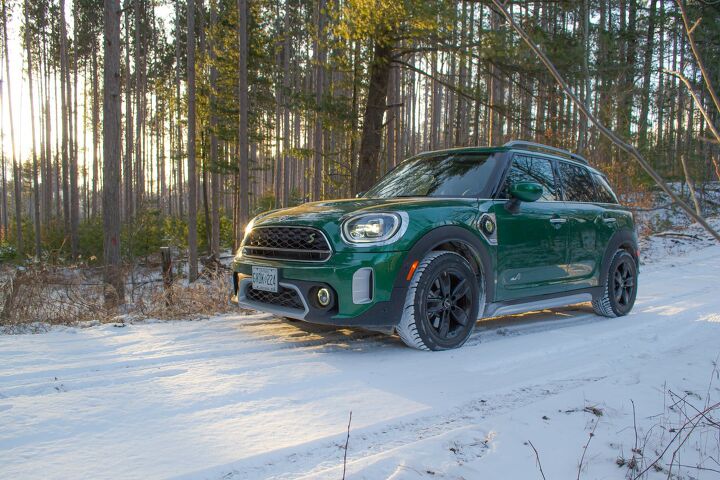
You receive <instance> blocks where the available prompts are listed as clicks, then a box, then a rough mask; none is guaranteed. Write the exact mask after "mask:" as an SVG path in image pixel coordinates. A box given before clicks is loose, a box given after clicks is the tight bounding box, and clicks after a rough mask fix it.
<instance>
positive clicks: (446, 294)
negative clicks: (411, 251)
mask: <svg viewBox="0 0 720 480" xmlns="http://www.w3.org/2000/svg"><path fill="white" fill-rule="evenodd" d="M479 300H480V287H479V286H478V281H477V277H476V275H475V273H474V272H473V270H472V268H471V267H470V264H469V263H468V261H467V260H465V258H463V257H462V256H461V255H458V254H457V253H454V252H448V251H439V252H430V253H429V254H428V255H427V256H426V257H425V258H424V259H423V260H422V261H421V262H420V263H419V264H418V266H417V269H416V270H415V273H414V274H413V277H412V280H411V281H410V286H409V287H408V292H407V296H406V297H405V307H404V309H403V316H402V319H401V320H400V324H399V325H398V327H397V332H398V334H399V335H400V338H401V339H402V341H403V342H405V344H406V345H408V346H410V347H413V348H417V349H420V350H448V349H451V348H457V347H460V346H461V345H462V344H464V343H465V341H466V340H467V339H468V337H469V336H470V334H471V333H472V330H473V327H474V326H475V321H476V320H477V317H478V305H479Z"/></svg>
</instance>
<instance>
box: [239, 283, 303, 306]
mask: <svg viewBox="0 0 720 480" xmlns="http://www.w3.org/2000/svg"><path fill="white" fill-rule="evenodd" d="M245 296H246V297H247V299H248V300H252V301H253V302H258V303H267V304H270V305H275V306H278V307H285V308H292V309H295V310H305V305H303V303H302V300H300V296H299V295H298V293H297V292H296V291H295V290H293V289H292V288H285V287H283V286H282V285H279V286H278V291H277V293H275V292H266V291H264V290H256V289H254V288H252V286H248V289H247V291H246V293H245Z"/></svg>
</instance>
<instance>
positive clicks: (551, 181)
mask: <svg viewBox="0 0 720 480" xmlns="http://www.w3.org/2000/svg"><path fill="white" fill-rule="evenodd" d="M519 182H534V183H538V184H540V185H542V187H543V194H542V197H540V200H544V201H546V202H547V201H552V200H560V198H558V195H557V186H556V183H555V176H554V175H553V168H552V163H550V160H547V159H544V158H535V157H529V156H527V155H516V156H515V157H514V158H513V161H512V166H511V167H510V171H509V172H508V176H507V180H505V188H504V189H503V195H504V196H505V198H509V197H510V195H509V192H510V185H512V184H514V183H519Z"/></svg>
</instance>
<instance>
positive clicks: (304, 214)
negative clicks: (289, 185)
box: [254, 197, 477, 228]
mask: <svg viewBox="0 0 720 480" xmlns="http://www.w3.org/2000/svg"><path fill="white" fill-rule="evenodd" d="M468 204H472V205H475V204H477V200H476V199H450V198H424V197H413V198H388V199H380V198H353V199H349V200H332V201H325V202H311V203H304V204H302V205H298V206H296V207H290V208H283V209H279V210H272V211H270V212H266V213H264V214H260V215H258V217H256V220H255V224H254V226H260V225H264V226H267V225H309V226H314V227H318V228H323V227H324V226H325V224H327V223H328V222H331V223H337V222H338V221H339V220H341V219H343V218H344V217H345V216H347V215H349V214H353V213H369V212H387V211H407V212H410V211H412V210H417V209H424V208H429V207H452V206H460V205H468Z"/></svg>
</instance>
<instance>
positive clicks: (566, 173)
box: [558, 162, 597, 202]
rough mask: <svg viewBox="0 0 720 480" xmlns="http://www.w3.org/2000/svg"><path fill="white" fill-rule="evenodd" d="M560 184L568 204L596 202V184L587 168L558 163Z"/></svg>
mask: <svg viewBox="0 0 720 480" xmlns="http://www.w3.org/2000/svg"><path fill="white" fill-rule="evenodd" d="M558 172H559V173H560V183H562V186H563V192H564V193H565V201H567V202H595V201H597V200H596V196H597V192H596V190H595V182H594V181H593V179H592V177H591V176H590V172H588V170H587V169H586V168H583V167H581V166H579V165H575V164H572V163H568V162H558Z"/></svg>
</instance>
